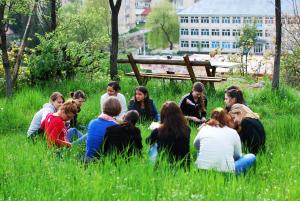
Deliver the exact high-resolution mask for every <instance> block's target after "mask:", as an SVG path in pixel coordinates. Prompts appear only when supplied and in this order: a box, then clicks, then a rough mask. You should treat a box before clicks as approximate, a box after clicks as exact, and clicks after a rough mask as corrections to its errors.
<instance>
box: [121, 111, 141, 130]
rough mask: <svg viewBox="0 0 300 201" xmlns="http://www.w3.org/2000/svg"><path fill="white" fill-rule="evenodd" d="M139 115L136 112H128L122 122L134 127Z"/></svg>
mask: <svg viewBox="0 0 300 201" xmlns="http://www.w3.org/2000/svg"><path fill="white" fill-rule="evenodd" d="M139 116H140V115H139V113H138V111H136V110H130V111H128V112H126V114H125V117H124V121H125V122H127V123H129V124H131V125H132V126H135V124H136V122H137V121H138V120H139Z"/></svg>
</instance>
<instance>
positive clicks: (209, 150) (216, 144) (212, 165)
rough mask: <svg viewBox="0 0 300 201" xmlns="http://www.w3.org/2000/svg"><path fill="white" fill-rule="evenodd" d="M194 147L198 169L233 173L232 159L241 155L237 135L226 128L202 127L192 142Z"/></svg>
mask: <svg viewBox="0 0 300 201" xmlns="http://www.w3.org/2000/svg"><path fill="white" fill-rule="evenodd" d="M194 146H195V148H196V149H197V151H198V156H197V160H196V165H197V166H198V168H200V169H206V170H207V169H215V170H217V171H221V172H234V171H235V166H234V159H238V158H239V157H240V156H241V154H242V148H241V140H240V137H239V135H238V133H237V132H236V130H234V129H232V128H229V127H227V126H225V127H223V128H220V127H214V126H209V125H205V126H203V127H202V128H201V130H200V131H199V133H198V134H197V136H196V138H195V140H194ZM199 148H200V150H199Z"/></svg>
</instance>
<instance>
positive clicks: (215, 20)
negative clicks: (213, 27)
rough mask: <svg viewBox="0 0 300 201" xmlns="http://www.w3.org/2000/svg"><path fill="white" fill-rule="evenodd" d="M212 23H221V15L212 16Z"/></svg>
mask: <svg viewBox="0 0 300 201" xmlns="http://www.w3.org/2000/svg"><path fill="white" fill-rule="evenodd" d="M211 23H216V24H219V23H220V17H211Z"/></svg>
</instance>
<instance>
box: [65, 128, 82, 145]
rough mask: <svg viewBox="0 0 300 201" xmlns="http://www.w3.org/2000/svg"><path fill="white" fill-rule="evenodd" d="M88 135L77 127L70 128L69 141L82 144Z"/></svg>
mask: <svg viewBox="0 0 300 201" xmlns="http://www.w3.org/2000/svg"><path fill="white" fill-rule="evenodd" d="M86 138H87V135H86V134H85V135H84V134H82V133H81V132H80V131H79V130H78V129H77V128H69V129H68V141H69V142H70V143H72V145H74V144H81V143H82V142H85V141H86Z"/></svg>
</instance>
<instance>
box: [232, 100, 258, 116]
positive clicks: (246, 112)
mask: <svg viewBox="0 0 300 201" xmlns="http://www.w3.org/2000/svg"><path fill="white" fill-rule="evenodd" d="M229 113H230V114H237V113H241V114H242V116H243V119H244V118H246V117H249V118H253V119H259V115H258V114H257V113H255V112H253V111H252V110H251V109H250V108H249V107H247V106H245V105H243V104H240V103H236V104H234V105H232V106H231V109H230V111H229Z"/></svg>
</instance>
